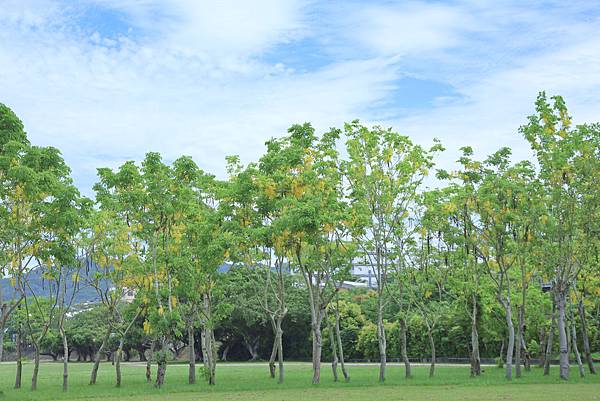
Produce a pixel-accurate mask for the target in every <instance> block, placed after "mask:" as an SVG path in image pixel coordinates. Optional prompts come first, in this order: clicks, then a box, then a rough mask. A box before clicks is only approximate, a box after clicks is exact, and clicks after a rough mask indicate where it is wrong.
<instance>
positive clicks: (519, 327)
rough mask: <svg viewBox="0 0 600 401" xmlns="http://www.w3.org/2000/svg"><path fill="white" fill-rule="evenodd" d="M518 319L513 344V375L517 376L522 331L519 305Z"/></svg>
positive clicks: (519, 366)
mask: <svg viewBox="0 0 600 401" xmlns="http://www.w3.org/2000/svg"><path fill="white" fill-rule="evenodd" d="M517 313H518V315H519V316H518V319H519V324H517V336H516V341H515V343H516V345H515V375H516V376H517V378H520V377H521V343H522V337H521V336H522V333H521V327H522V325H521V320H522V317H521V307H520V306H519V311H518V312H517Z"/></svg>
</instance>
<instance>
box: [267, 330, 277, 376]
mask: <svg viewBox="0 0 600 401" xmlns="http://www.w3.org/2000/svg"><path fill="white" fill-rule="evenodd" d="M273 327H274V326H273ZM273 331H275V333H274V334H275V336H274V337H273V349H272V350H271V356H270V357H269V375H270V376H271V378H272V379H274V378H275V358H277V344H278V343H277V330H276V329H274V330H273Z"/></svg>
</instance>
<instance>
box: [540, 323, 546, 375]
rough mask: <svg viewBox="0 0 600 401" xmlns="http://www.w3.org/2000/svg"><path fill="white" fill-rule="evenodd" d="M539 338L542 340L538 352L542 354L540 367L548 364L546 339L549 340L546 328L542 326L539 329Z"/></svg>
mask: <svg viewBox="0 0 600 401" xmlns="http://www.w3.org/2000/svg"><path fill="white" fill-rule="evenodd" d="M539 340H540V347H539V349H538V354H539V356H540V359H539V363H538V368H543V367H544V365H545V364H546V341H547V334H546V330H545V329H544V328H541V329H540V331H539Z"/></svg>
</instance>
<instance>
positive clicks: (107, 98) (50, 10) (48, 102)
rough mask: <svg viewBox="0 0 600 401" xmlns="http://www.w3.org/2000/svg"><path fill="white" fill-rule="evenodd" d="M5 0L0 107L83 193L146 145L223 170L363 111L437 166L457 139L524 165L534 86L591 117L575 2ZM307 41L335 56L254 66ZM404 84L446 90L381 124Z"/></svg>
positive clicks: (589, 58)
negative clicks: (289, 133) (112, 30)
mask: <svg viewBox="0 0 600 401" xmlns="http://www.w3.org/2000/svg"><path fill="white" fill-rule="evenodd" d="M4 1H5V2H6V1H8V2H9V3H8V7H2V8H0V66H1V67H0V101H2V102H5V103H7V104H8V105H9V106H11V107H13V108H14V110H15V111H16V112H17V114H18V115H19V116H21V117H22V118H23V120H24V122H25V124H26V128H27V130H28V132H29V134H30V137H31V139H32V141H33V142H35V143H39V144H44V145H54V146H57V147H58V148H60V149H61V150H62V151H63V153H64V155H65V158H66V159H67V161H68V162H69V163H70V164H71V166H72V168H73V171H74V176H75V178H76V180H77V183H78V184H79V185H80V186H81V187H82V189H83V190H84V191H85V192H86V193H89V192H90V188H91V184H92V183H93V182H94V180H95V168H96V167H100V166H107V165H108V166H113V167H114V166H116V165H118V164H119V163H121V162H122V161H124V160H126V159H137V160H140V159H141V158H142V157H143V155H144V153H145V152H147V151H150V150H157V151H160V152H161V153H163V154H164V155H165V157H166V158H167V159H170V160H172V159H173V158H176V157H178V156H179V155H182V154H187V155H192V156H193V157H194V158H195V160H196V161H197V163H198V164H199V165H200V166H201V167H202V168H204V169H206V170H209V171H212V172H216V173H217V174H222V173H223V171H224V157H225V156H226V155H229V154H240V155H241V156H242V159H243V160H245V161H250V160H255V159H256V158H257V157H258V156H259V155H260V154H261V152H262V151H263V143H264V141H265V140H266V139H268V138H269V137H272V136H275V135H281V134H283V133H284V132H285V130H286V129H287V127H289V126H290V125H291V124H293V123H296V122H304V121H311V122H313V123H314V125H315V126H316V127H317V128H319V129H322V130H324V129H327V128H328V127H330V126H333V125H337V126H339V125H341V124H342V122H344V121H348V120H351V119H354V118H361V119H362V120H363V121H366V122H374V123H383V124H392V125H393V126H394V127H395V128H396V129H397V130H398V131H400V132H403V133H408V134H411V135H413V136H414V137H415V139H416V140H418V141H419V142H423V143H430V142H431V138H432V137H434V136H436V137H439V138H441V139H442V140H443V142H444V144H445V145H446V146H447V147H448V148H449V150H451V151H449V152H448V154H447V155H446V156H444V160H443V163H445V164H446V166H447V164H448V160H454V159H456V157H455V156H456V151H455V149H457V148H458V147H459V146H463V145H465V144H470V145H473V146H474V147H475V148H476V149H479V152H478V154H479V155H485V154H486V153H489V152H491V151H493V150H495V149H496V148H497V147H499V146H502V145H511V146H513V147H514V148H516V149H515V153H516V154H517V157H527V155H528V154H529V153H528V149H527V147H526V145H525V144H524V141H523V140H522V139H521V138H520V136H519V134H518V133H517V132H516V131H517V128H518V126H519V125H520V124H522V123H523V122H524V121H525V116H526V115H527V114H529V113H530V112H532V110H533V101H534V99H535V96H536V94H537V92H538V91H539V90H543V89H546V90H547V91H548V92H549V94H555V93H560V94H563V95H565V97H566V100H567V102H568V105H569V106H570V108H571V110H572V112H573V114H574V116H575V118H576V121H590V120H595V119H597V116H596V113H597V110H600V107H599V106H600V97H599V96H598V95H597V94H598V93H600V91H599V89H600V82H599V79H600V78H599V77H600V71H599V68H600V67H599V66H600V57H599V51H598V49H600V42H599V41H598V40H597V39H595V37H596V36H595V35H593V33H595V29H596V28H595V27H596V26H597V24H596V22H597V18H598V17H597V15H598V13H597V12H596V14H593V13H591V12H590V11H589V10H588V9H587V8H586V7H587V6H586V5H585V4H583V3H582V4H580V5H569V6H565V5H560V4H559V5H554V6H552V7H550V11H547V12H546V11H541V10H539V9H536V8H532V7H527V6H525V5H522V4H521V3H509V2H501V3H497V4H495V5H494V7H489V4H488V5H486V6H484V5H482V4H480V3H478V2H461V3H458V4H451V5H448V4H446V5H444V4H440V3H424V2H411V3H404V2H403V3H399V5H393V4H392V5H390V4H389V3H384V4H382V5H379V6H374V5H369V6H363V5H361V3H360V2H357V3H352V2H348V3H343V5H342V3H340V4H339V7H338V6H337V4H336V5H330V6H327V7H324V8H319V7H317V5H318V4H317V3H314V2H309V3H305V2H300V1H288V2H284V1H275V0H263V1H255V2H246V1H243V2H242V1H240V2H234V1H233V0H228V1H223V2H208V1H183V0H164V1H159V0H141V1H127V0H87V1H83V2H80V3H70V2H67V3H64V2H63V3H57V2H54V1H50V0H23V1H18V0H4ZM4 4H5V3H3V5H4ZM74 4H75V5H74ZM78 5H83V6H84V7H87V6H89V7H92V6H95V7H103V8H106V9H109V10H117V11H118V12H119V16H120V17H121V18H123V21H124V25H125V26H127V27H131V30H125V31H122V30H120V31H118V33H117V34H114V35H111V34H109V33H106V32H103V31H101V30H99V31H98V32H95V31H94V29H90V27H80V26H78V24H80V23H81V22H82V21H81V18H84V17H81V15H83V16H85V13H82V12H81V10H79V9H77V8H76V7H77V6H78ZM319 6H320V7H323V6H321V5H319ZM315 7H316V8H315ZM582 12H584V13H585V14H586V17H585V18H582V17H581V15H580V14H581V13H582ZM92 28H93V27H92ZM303 38H310V39H316V41H315V42H316V43H317V44H318V46H320V48H319V49H317V50H318V51H319V52H322V53H324V54H326V55H328V56H329V57H333V56H335V57H334V58H333V59H332V60H331V62H330V63H329V64H326V65H325V66H324V67H319V68H309V69H304V68H302V69H298V71H300V70H302V71H306V72H302V73H300V72H298V71H297V70H295V69H294V68H293V67H294V66H286V65H284V64H281V63H277V60H275V61H273V63H267V62H264V61H261V57H260V56H261V55H262V54H264V53H265V52H268V51H270V50H272V49H274V48H276V47H277V48H278V49H279V48H280V49H279V51H280V52H293V51H296V50H298V49H297V48H296V47H295V46H294V45H295V44H296V43H299V42H298V41H299V40H301V39H303ZM311 51H312V50H311ZM301 56H302V55H300V58H301ZM406 75H410V76H416V77H419V78H422V79H428V80H434V81H439V82H441V83H445V84H449V85H452V86H453V87H454V89H455V91H456V94H457V95H458V96H456V97H453V98H452V99H441V98H440V99H437V101H436V100H435V99H434V101H433V102H432V105H431V106H430V107H429V108H426V109H423V110H420V111H415V112H414V113H413V114H412V115H411V116H409V117H402V118H400V117H396V118H393V117H381V116H394V115H396V116H397V115H398V113H397V112H395V110H394V109H393V107H394V106H393V102H391V103H392V104H391V105H390V101H389V99H390V96H391V95H392V94H393V95H394V96H407V97H410V96H411V94H410V93H406V94H397V93H394V91H395V85H394V83H395V81H396V80H397V79H398V78H400V77H402V76H406ZM457 99H458V100H457ZM378 118H385V120H384V121H377V119H378Z"/></svg>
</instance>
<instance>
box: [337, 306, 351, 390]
mask: <svg viewBox="0 0 600 401" xmlns="http://www.w3.org/2000/svg"><path fill="white" fill-rule="evenodd" d="M335 336H336V339H337V343H338V348H339V357H340V367H341V368H342V374H343V375H344V381H346V382H349V381H350V375H349V374H348V371H347V370H346V363H345V361H344V346H343V344H342V335H341V333H340V311H339V309H338V308H337V307H336V308H335Z"/></svg>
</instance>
